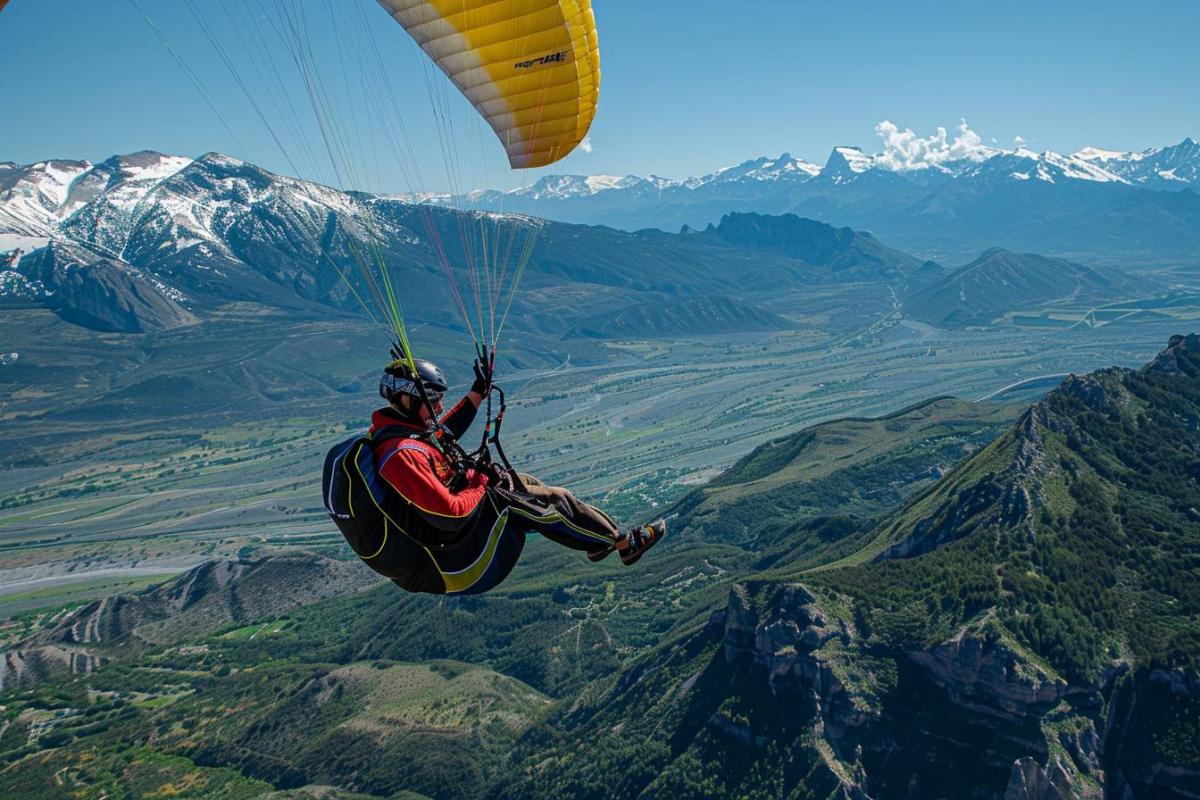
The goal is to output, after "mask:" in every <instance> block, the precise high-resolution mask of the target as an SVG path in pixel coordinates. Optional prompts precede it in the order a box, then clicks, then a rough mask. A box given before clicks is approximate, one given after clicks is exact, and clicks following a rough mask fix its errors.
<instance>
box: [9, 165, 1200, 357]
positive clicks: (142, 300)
mask: <svg viewBox="0 0 1200 800" xmlns="http://www.w3.org/2000/svg"><path fill="white" fill-rule="evenodd" d="M856 152H857V151H846V153H840V154H839V156H838V157H839V158H840V159H841V161H840V162H838V163H842V164H843V165H844V166H845V169H844V170H842V172H836V171H835V173H834V174H832V175H831V174H830V173H829V171H828V170H825V171H821V172H818V173H817V174H815V175H814V174H812V171H811V170H805V169H801V168H800V167H798V166H795V164H796V163H797V162H795V161H794V160H788V159H782V160H780V161H779V162H778V163H777V162H771V166H770V167H769V168H768V166H766V165H765V164H759V165H757V166H754V167H753V168H747V169H738V170H732V171H724V172H722V173H720V176H719V179H713V180H712V181H706V182H703V183H701V184H697V186H696V187H693V188H695V189H697V190H698V189H699V188H700V187H701V186H726V187H737V186H741V187H744V186H746V185H750V184H755V185H763V186H774V187H779V186H782V185H785V184H786V185H789V186H797V187H799V186H808V185H810V184H813V183H814V182H822V181H823V182H824V184H825V185H828V186H834V187H839V186H841V187H849V186H850V183H847V181H850V182H851V183H853V184H854V185H859V179H858V178H854V179H853V181H851V177H850V176H859V177H861V178H863V180H864V181H867V178H866V177H865V176H873V177H872V178H870V181H869V182H875V181H879V182H881V183H879V185H880V186H883V185H890V184H892V183H894V182H895V181H903V182H905V183H906V184H907V185H910V186H911V185H913V184H912V182H911V180H910V179H909V177H904V176H903V175H901V173H895V172H891V171H887V170H885V169H883V168H882V167H879V166H878V165H874V166H872V164H874V162H873V161H871V160H870V159H868V158H867V157H866V156H862V157H861V158H858V157H856V156H854V155H852V154H853V153H856ZM847 153H850V155H847ZM1013 157H1016V156H1012V155H1009V154H1000V155H995V156H993V157H992V158H990V159H989V160H987V161H983V162H980V163H977V164H974V165H973V166H972V167H971V169H968V170H966V171H965V172H964V173H963V174H966V172H971V171H972V170H974V171H975V172H979V171H982V170H984V168H992V167H994V166H995V163H996V162H997V159H1005V158H1013ZM1166 157H1167V154H1166V153H1165V151H1163V152H1161V153H1158V154H1157V156H1153V157H1152V156H1149V155H1147V156H1145V157H1144V158H1143V159H1141V161H1138V162H1136V163H1142V161H1146V162H1150V161H1155V159H1156V158H1157V159H1160V160H1161V159H1165V158H1166ZM1081 158H1082V157H1079V158H1077V159H1076V160H1080V159H1081ZM1110 160H1111V159H1110ZM867 162H870V163H867ZM1105 163H1108V162H1105ZM1120 163H1125V162H1123V161H1122V162H1120ZM1130 163H1134V162H1130ZM1156 163H1158V162H1156ZM1163 163H1166V162H1163ZM1170 163H1174V161H1171V162H1170ZM780 164H782V166H780ZM1174 169H1175V170H1176V172H1178V173H1180V174H1185V171H1184V172H1181V170H1183V167H1175V168H1174ZM847 170H848V171H847ZM856 170H857V171H856ZM939 174H942V175H943V177H944V179H945V180H953V179H952V178H951V177H946V176H947V175H948V173H939ZM768 175H770V176H774V177H767V176H768ZM822 176H824V178H822ZM839 176H840V177H839ZM835 178H836V180H835ZM1080 180H1082V179H1080ZM1127 180H1129V179H1125V178H1122V182H1118V185H1120V186H1121V187H1123V190H1127V191H1135V192H1147V191H1148V190H1141V189H1137V190H1135V189H1132V188H1130V186H1129V185H1128V183H1126V182H1124V181H1127ZM1076 182H1079V181H1076ZM1010 183H1011V182H1010ZM1083 183H1086V184H1088V185H1089V186H1099V185H1100V184H1099V183H1096V182H1094V181H1093V182H1090V183H1089V182H1088V181H1083ZM0 185H2V186H4V187H5V188H4V190H3V192H2V193H0V236H6V237H9V239H10V240H12V241H17V240H18V238H19V240H20V241H24V242H28V241H33V242H35V243H38V242H44V243H46V246H44V247H42V248H41V249H38V250H35V251H34V252H33V253H25V254H24V255H23V257H22V258H21V259H20V260H19V262H17V263H16V266H17V269H16V270H12V269H9V270H2V271H0V303H6V304H9V305H12V304H25V305H28V304H31V303H32V304H35V305H36V304H45V305H49V306H51V307H53V308H55V309H56V310H57V311H58V312H59V313H60V315H61V316H63V317H64V318H65V319H68V320H70V321H73V322H76V323H78V324H83V325H85V326H88V327H93V328H95V329H97V330H111V331H123V332H141V331H149V330H168V329H173V328H179V327H184V326H189V325H193V324H196V323H197V322H199V321H202V320H204V319H205V318H207V317H209V316H211V314H212V313H213V311H214V310H215V309H216V308H218V307H220V306H221V305H223V304H227V303H231V302H252V303H258V304H262V305H265V306H268V307H271V308H275V309H280V310H283V311H286V312H287V313H290V314H301V315H307V316H317V317H324V316H328V315H330V314H333V315H335V316H336V315H338V314H344V313H346V312H353V311H355V310H356V309H357V307H358V306H357V303H358V300H357V299H356V296H357V297H361V296H366V295H367V288H366V287H365V285H364V284H363V283H362V281H361V279H360V278H359V277H358V276H357V275H358V273H357V265H358V261H359V260H360V259H361V258H362V254H363V253H367V252H372V253H375V254H377V255H378V257H380V258H382V259H384V261H386V263H388V264H391V265H393V268H394V269H395V270H397V273H396V280H397V281H399V284H400V285H401V286H402V287H403V291H404V293H405V294H406V295H408V296H417V297H420V298H421V299H422V302H420V303H418V304H415V306H414V307H413V308H412V309H409V313H410V315H411V317H412V320H413V322H414V323H417V324H419V323H421V322H427V323H429V324H434V325H438V326H442V327H446V326H449V328H450V329H454V328H455V326H458V327H459V328H461V326H460V325H458V323H456V322H453V320H456V319H457V316H458V312H457V310H456V308H455V300H454V295H453V292H452V291H451V288H452V287H451V286H450V284H449V283H448V281H447V280H446V277H445V274H444V271H443V266H442V258H441V257H439V253H444V258H445V260H447V261H448V262H449V263H450V264H452V265H454V266H452V267H451V271H452V273H453V274H454V275H455V282H456V283H457V284H458V285H459V286H464V287H465V286H469V285H470V283H471V281H472V280H473V278H472V276H471V275H470V274H469V271H468V264H469V263H470V259H468V258H464V251H463V244H462V243H463V242H464V239H463V237H462V231H463V229H464V228H463V226H464V225H468V226H475V225H479V226H480V227H481V229H486V230H489V231H492V233H493V235H494V237H495V238H497V239H499V238H500V237H501V236H505V235H508V236H512V235H513V234H512V232H513V231H517V232H518V233H524V234H525V235H529V232H530V231H532V230H534V229H535V228H536V229H537V231H538V237H539V238H538V246H537V247H536V248H535V249H534V250H533V253H532V256H531V258H530V260H529V263H528V267H527V268H526V269H525V275H526V278H525V284H524V287H525V291H522V292H521V293H519V294H517V295H516V296H515V302H514V306H513V320H514V325H516V326H517V327H518V328H521V329H523V330H525V331H527V332H530V333H537V334H539V335H546V336H549V337H551V338H561V337H567V338H570V337H572V336H590V337H595V336H598V335H599V336H609V337H611V336H637V335H655V336H661V335H693V334H696V333H719V332H724V333H733V332H739V331H750V330H777V329H781V328H786V327H787V325H788V323H787V322H786V321H785V320H784V319H782V318H781V317H780V316H779V315H778V312H777V311H768V310H766V309H764V308H761V307H760V306H761V305H762V304H763V303H764V302H767V301H769V300H771V299H774V298H777V297H779V296H780V294H781V293H785V292H788V291H796V290H800V289H801V288H802V287H805V286H813V285H852V284H854V283H884V284H888V285H890V286H892V287H893V289H894V291H895V292H896V294H897V297H899V298H904V302H905V303H906V305H905V313H906V314H907V315H908V316H911V317H913V318H915V319H919V320H922V321H925V322H929V323H931V324H934V325H939V326H943V327H956V326H957V327H961V326H963V325H966V324H976V325H977V324H986V323H987V322H989V321H990V320H992V319H994V318H997V317H1000V316H1002V315H1003V314H1004V313H1005V312H1007V311H1010V310H1028V309H1032V308H1036V307H1039V306H1040V305H1042V304H1045V303H1050V302H1056V301H1057V302H1061V301H1064V300H1069V301H1076V302H1091V301H1096V302H1101V301H1106V300H1115V299H1122V298H1129V297H1131V296H1136V295H1139V294H1148V293H1155V292H1160V291H1162V290H1163V289H1164V284H1162V283H1161V282H1155V281H1151V280H1150V279H1148V278H1144V277H1138V278H1133V277H1130V276H1129V275H1126V274H1124V273H1121V272H1119V271H1118V270H1117V269H1116V268H1112V267H1108V268H1098V267H1094V266H1090V267H1089V266H1083V265H1081V264H1078V263H1076V262H1074V261H1070V262H1068V261H1064V260H1054V259H1051V258H1043V257H1040V256H1032V255H1031V256H1027V257H1026V256H1021V257H1018V256H1016V255H1013V254H1007V255H998V254H999V253H1002V252H1003V251H1000V250H997V249H995V248H993V249H990V250H987V251H985V252H984V254H983V255H982V256H979V257H978V258H976V259H975V260H974V261H971V262H970V263H968V264H967V265H966V266H965V267H963V268H960V269H959V270H958V271H954V270H952V269H951V268H949V267H946V266H943V264H942V263H938V262H935V261H930V260H925V259H921V258H917V257H914V256H912V255H910V254H908V253H906V252H903V251H902V250H900V249H897V248H896V247H894V246H891V245H889V244H885V243H884V242H883V241H881V240H880V239H879V238H878V237H876V236H874V235H872V234H871V233H868V232H865V231H862V230H856V229H854V228H851V227H848V226H842V227H836V226H832V225H829V224H827V223H824V222H820V221H817V220H814V219H808V218H804V217H801V216H798V215H796V214H790V213H789V214H781V215H766V214H759V213H740V212H732V213H723V214H722V215H721V216H720V217H719V219H718V220H717V221H716V222H715V223H714V224H709V225H708V226H706V227H704V228H703V229H695V228H692V227H688V226H685V227H683V228H682V230H681V231H680V232H679V233H678V234H673V233H664V232H662V231H658V230H654V229H646V230H641V231H637V232H633V233H630V232H626V231H621V230H614V229H610V228H605V227H599V226H591V225H580V224H564V223H554V222H549V223H545V222H540V221H536V220H534V219H532V218H529V217H524V216H521V215H512V214H508V215H498V214H496V213H494V212H485V211H466V212H463V211H456V210H453V209H446V208H440V207H437V206H429V205H413V204H411V203H407V202H405V201H403V200H399V199H389V198H381V197H374V196H370V195H362V194H353V193H345V192H340V191H337V190H334V189H330V188H328V187H325V186H321V185H319V184H314V183H310V182H306V181H301V180H298V179H295V178H289V177H285V176H279V175H275V174H273V173H270V172H268V171H266V170H263V169H261V168H259V167H257V166H254V165H252V164H248V163H246V162H243V161H239V160H237V159H233V158H230V157H228V156H223V155H220V154H216V153H210V154H208V155H205V156H202V157H201V158H198V159H194V160H192V159H185V158H179V157H174V156H165V155H161V154H157V153H149V152H142V153H135V154H132V155H127V156H114V157H113V158H110V159H108V160H106V161H103V162H101V163H99V164H95V165H92V164H89V163H87V162H83V161H53V162H42V163H40V164H35V165H31V166H27V167H14V166H12V165H7V166H6V167H5V172H4V174H3V177H2V178H0ZM949 185H951V184H947V186H949ZM1023 185H1025V183H1023V182H1020V181H1018V182H1016V184H1013V186H1015V188H1012V189H1011V190H1012V191H1020V187H1021V186H1023ZM1046 185H1050V184H1046ZM676 188H678V189H680V190H681V191H682V190H684V188H685V187H684V186H683V185H682V184H680V185H679V186H677V187H676ZM925 189H928V186H925V187H924V188H923V189H922V190H923V191H924V190H925ZM845 190H846V191H849V188H846V189H845ZM564 191H565V190H564ZM619 191H624V189H621V188H619V187H618V188H615V189H613V190H612V191H609V190H607V189H606V190H604V191H598V192H595V193H593V194H592V195H588V196H594V197H616V196H617V195H616V192H619ZM687 191H691V189H687ZM838 191H841V190H838ZM1150 194H1151V195H1153V196H1154V197H1157V198H1169V197H1176V196H1178V197H1181V198H1184V197H1185V196H1193V197H1194V195H1191V193H1190V191H1188V190H1185V191H1184V192H1182V193H1176V194H1174V195H1168V194H1167V193H1164V192H1150ZM722 202H726V200H722ZM729 202H732V201H729ZM1197 211H1198V213H1200V206H1198V208H1197ZM1197 219H1198V220H1200V216H1198V217H1197ZM467 220H469V222H467ZM1174 230H1175V231H1176V234H1178V233H1179V231H1180V230H1182V231H1184V235H1185V236H1186V235H1190V234H1187V228H1186V226H1184V227H1182V228H1180V227H1179V226H1176V228H1175V229H1174ZM568 287H570V288H569V289H568ZM718 296H722V297H723V298H724V299H722V300H720V301H719V302H716V301H713V300H712V298H716V297H718ZM558 298H561V301H562V302H566V303H567V304H568V305H567V306H564V308H567V307H568V306H569V307H571V308H586V309H587V312H588V313H587V314H585V315H582V316H575V317H571V318H569V319H568V318H566V317H563V316H562V315H559V314H547V313H546V310H547V308H548V307H554V304H556V303H559V302H560V300H559V299H558ZM568 298H569V299H568ZM584 298H586V299H584ZM547 303H550V304H551V306H547ZM955 309H957V310H955ZM660 311H661V312H662V313H659V312H660Z"/></svg>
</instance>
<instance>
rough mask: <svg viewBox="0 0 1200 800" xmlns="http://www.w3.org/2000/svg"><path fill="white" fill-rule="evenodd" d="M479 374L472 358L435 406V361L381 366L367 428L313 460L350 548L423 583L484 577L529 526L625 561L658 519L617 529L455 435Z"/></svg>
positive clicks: (462, 588)
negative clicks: (468, 377)
mask: <svg viewBox="0 0 1200 800" xmlns="http://www.w3.org/2000/svg"><path fill="white" fill-rule="evenodd" d="M393 355H398V356H403V353H402V352H394V353H393ZM491 378H492V376H491V369H490V366H489V365H488V364H487V363H486V362H485V361H484V360H480V359H477V360H476V362H475V381H474V383H473V384H472V385H471V389H470V391H469V392H468V393H467V394H466V395H465V396H464V397H463V398H462V399H461V400H459V401H458V402H457V403H456V404H455V405H454V406H453V407H452V408H451V409H450V410H449V411H448V412H444V411H443V408H442V400H443V399H444V396H445V392H446V389H447V383H446V378H445V376H444V375H443V373H442V371H441V370H440V369H439V368H438V367H437V366H436V365H434V364H432V363H430V362H429V361H424V360H421V359H407V358H403V357H398V358H395V359H394V360H393V361H392V363H391V364H389V365H388V367H387V368H386V369H385V370H384V374H383V377H382V379H381V380H380V384H379V393H380V395H381V396H382V397H383V398H384V399H385V400H387V401H388V405H387V406H385V407H383V408H380V409H378V410H377V411H375V412H374V414H373V415H372V419H371V428H370V432H369V433H368V434H367V436H365V437H357V438H355V439H350V440H348V441H346V442H343V443H341V444H339V445H337V446H335V447H334V448H333V450H331V451H330V453H329V455H328V457H327V458H326V464H325V480H324V486H323V490H324V493H325V505H326V509H327V510H328V511H329V513H330V515H331V516H332V517H333V519H334V522H335V523H336V524H337V525H338V527H339V528H340V529H341V530H342V533H343V534H344V535H345V536H346V539H347V541H349V543H350V545H351V547H352V548H353V549H354V551H355V552H356V553H357V554H358V555H359V557H360V558H362V559H363V560H364V561H365V562H366V563H367V564H368V565H369V566H370V567H372V568H373V569H375V570H376V571H377V572H380V573H381V574H383V575H386V576H387V577H389V578H391V579H392V580H393V581H394V582H395V583H396V584H397V585H399V586H400V587H401V588H404V589H407V590H409V591H414V592H431V593H435V594H477V593H480V592H485V591H487V590H488V589H491V588H493V587H495V586H496V585H497V584H499V583H500V581H502V580H503V579H504V578H505V577H507V575H508V574H509V572H511V570H512V568H513V567H514V566H515V565H516V562H517V559H518V558H519V557H520V554H521V550H522V548H523V547H524V544H525V535H526V534H527V533H529V532H536V533H539V534H541V535H542V536H544V537H546V538H547V539H550V540H551V541H554V542H557V543H558V544H561V545H563V546H565V547H569V548H572V549H574V550H582V551H584V552H585V553H586V554H587V557H588V558H589V559H590V560H592V561H600V560H602V559H603V558H605V557H607V556H608V555H610V554H611V553H614V552H615V553H618V555H619V557H620V559H621V561H622V562H623V563H625V564H627V565H629V564H633V563H635V562H636V561H638V560H639V559H640V558H641V557H642V555H643V554H644V553H645V552H646V550H648V549H649V548H650V547H651V546H653V545H654V544H656V543H657V542H658V541H659V540H660V539H661V538H662V537H663V535H664V534H665V533H666V523H665V522H664V521H663V520H661V519H660V520H656V521H654V522H651V523H649V524H647V525H642V526H638V527H635V528H633V529H631V530H629V531H628V532H624V533H623V532H621V530H620V529H619V528H618V526H617V525H616V524H615V523H614V522H613V520H612V519H611V518H610V517H609V516H608V515H607V514H605V513H604V512H603V511H601V510H600V509H598V508H595V507H594V506H591V505H588V504H587V503H584V502H582V501H580V500H579V499H578V498H576V497H575V496H574V495H573V494H572V493H571V492H570V491H568V490H566V489H562V488H558V487H554V486H547V485H546V484H544V483H542V482H541V481H539V480H537V479H536V478H534V477H532V476H530V475H525V474H519V475H518V474H516V473H514V472H512V471H510V470H509V469H508V468H507V467H506V466H504V465H500V464H496V463H494V462H492V461H491V460H490V459H489V458H478V457H472V456H468V455H467V454H466V453H464V452H463V450H462V448H461V447H459V446H458V444H457V441H458V439H459V438H460V437H462V436H463V435H464V434H465V433H466V432H467V429H468V428H469V427H470V426H471V423H472V422H473V421H474V419H475V416H476V413H477V412H478V410H479V407H480V405H481V404H482V402H483V400H484V398H485V397H487V396H488V395H489V393H490V392H491V391H492V379H491ZM497 391H498V390H497Z"/></svg>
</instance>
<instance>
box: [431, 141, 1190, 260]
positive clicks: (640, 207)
mask: <svg viewBox="0 0 1200 800" xmlns="http://www.w3.org/2000/svg"><path fill="white" fill-rule="evenodd" d="M1198 190H1200V144H1198V143H1197V142H1196V141H1195V140H1193V139H1191V138H1185V139H1184V140H1183V141H1181V142H1179V143H1178V144H1176V145H1171V146H1167V147H1155V148H1149V149H1147V150H1143V151H1140V152H1128V153H1127V152H1115V151H1108V150H1102V149H1100V148H1096V147H1087V148H1084V149H1082V150H1080V151H1078V152H1075V153H1071V154H1061V153H1056V152H1053V151H1044V152H1041V153H1038V152H1034V151H1032V150H1029V149H1028V148H1026V147H1024V146H1021V147H1017V148H1014V149H1011V150H1003V149H998V148H983V147H981V148H978V149H977V150H976V151H975V152H974V153H973V154H972V155H971V157H962V158H958V159H957V160H947V161H942V162H939V163H924V164H921V165H917V166H906V167H901V166H900V165H897V164H896V163H895V160H894V159H893V158H891V157H890V156H889V155H888V154H869V153H866V152H864V151H863V150H862V149H861V148H858V147H848V146H840V147H836V148H834V149H833V150H832V151H831V153H830V154H829V156H828V158H827V159H826V160H825V162H824V164H823V165H822V166H817V165H814V164H811V163H809V162H807V161H803V160H802V159H797V158H795V157H794V156H792V155H790V154H788V153H784V154H783V155H781V156H779V157H778V158H766V157H762V158H756V159H751V160H749V161H745V162H742V163H741V164H738V165H736V166H733V167H728V168H724V169H720V170H717V171H715V172H712V173H709V174H707V175H703V176H700V177H694V178H685V179H667V178H661V177H657V176H651V177H648V178H642V177H639V176H635V175H629V176H625V177H621V178H617V177H614V176H582V175H569V176H554V177H548V178H544V179H542V180H540V181H538V182H537V183H535V184H533V185H532V186H529V187H523V188H520V189H515V190H512V191H509V192H497V191H476V192H472V193H470V194H469V195H467V196H465V197H462V198H451V197H449V196H446V195H439V196H427V197H426V198H425V199H426V200H427V201H429V202H437V203H446V204H451V203H453V204H457V205H462V206H463V207H467V208H478V209H505V210H510V211H528V210H532V209H535V208H536V209H537V212H538V213H539V215H541V216H546V217H548V218H551V219H556V220H562V221H564V222H581V223H587V224H603V225H610V226H612V227H616V228H622V229H626V230H637V229H641V228H646V227H658V228H662V229H664V230H677V229H679V228H680V227H682V226H684V225H689V226H691V227H693V228H702V227H704V226H705V225H707V224H710V223H715V222H716V221H717V220H719V219H720V218H721V217H722V216H724V215H725V214H727V213H730V212H738V211H741V212H757V213H762V214H784V213H795V214H797V215H799V216H802V217H809V218H812V219H816V220H820V221H824V222H830V223H834V224H837V225H851V226H854V227H856V228H863V229H867V230H870V231H871V232H873V233H874V234H876V235H878V236H881V237H883V238H885V239H886V240H888V241H890V242H892V243H893V244H894V245H898V246H900V247H903V248H905V249H907V250H909V251H915V252H919V253H922V254H936V256H937V257H938V258H939V259H940V258H945V257H946V255H945V254H946V253H949V254H950V255H951V257H953V258H961V257H963V256H964V255H966V254H973V253H978V252H979V251H980V250H983V249H985V248H986V247H989V246H1001V247H1006V248H1008V249H1013V250H1026V251H1028V250H1033V251H1037V252H1046V253H1050V254H1054V255H1063V256H1069V257H1074V258H1087V257H1110V256H1114V255H1117V256H1123V257H1130V258H1138V259H1152V258H1157V257H1163V256H1179V255H1187V254H1191V253H1194V252H1196V251H1197V250H1198V249H1200V233H1198V232H1197V231H1198V230H1200V195H1197V194H1196V193H1197V191H1198Z"/></svg>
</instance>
